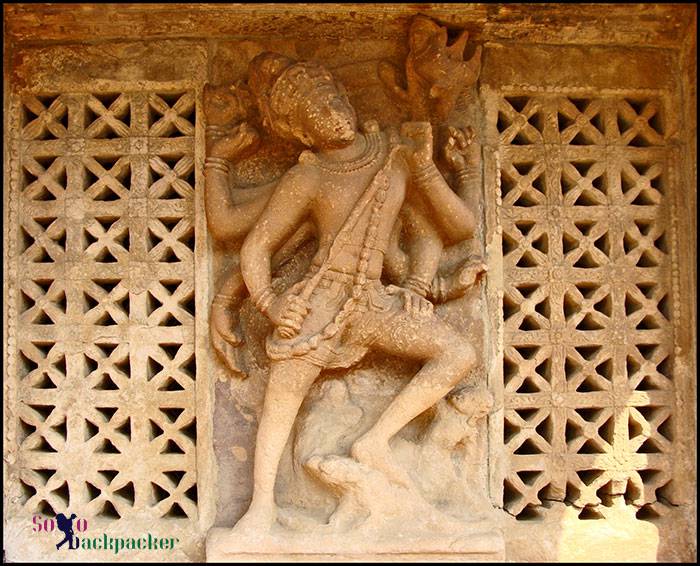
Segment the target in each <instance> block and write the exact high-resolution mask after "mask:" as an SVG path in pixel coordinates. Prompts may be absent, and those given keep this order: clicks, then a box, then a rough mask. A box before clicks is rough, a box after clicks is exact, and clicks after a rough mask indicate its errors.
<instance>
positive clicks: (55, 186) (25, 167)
mask: <svg viewBox="0 0 700 566" xmlns="http://www.w3.org/2000/svg"><path fill="white" fill-rule="evenodd" d="M22 174H23V183H22V186H23V188H22V196H23V197H24V198H26V199H27V200H31V201H55V200H58V199H60V198H63V196H64V195H65V191H66V183H67V177H66V175H67V174H66V165H65V162H64V159H63V158H62V157H53V156H48V157H38V156H34V157H32V156H29V155H25V156H24V158H23V161H22Z"/></svg>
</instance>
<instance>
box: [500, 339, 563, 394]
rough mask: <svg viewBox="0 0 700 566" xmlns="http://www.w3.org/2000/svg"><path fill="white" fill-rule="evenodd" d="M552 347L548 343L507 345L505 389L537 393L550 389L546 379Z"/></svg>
mask: <svg viewBox="0 0 700 566" xmlns="http://www.w3.org/2000/svg"><path fill="white" fill-rule="evenodd" d="M551 355H552V347H551V346H549V345H543V346H536V345H518V346H508V347H507V348H506V352H505V357H504V379H505V391H506V392H507V393H537V392H540V391H551V389H552V386H551V385H550V383H549V380H548V373H549V370H550V359H551Z"/></svg>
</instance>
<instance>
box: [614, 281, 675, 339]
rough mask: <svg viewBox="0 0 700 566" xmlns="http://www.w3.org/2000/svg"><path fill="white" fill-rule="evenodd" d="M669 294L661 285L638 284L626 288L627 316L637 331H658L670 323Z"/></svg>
mask: <svg viewBox="0 0 700 566" xmlns="http://www.w3.org/2000/svg"><path fill="white" fill-rule="evenodd" d="M668 300H669V299H668V293H666V292H665V291H664V290H663V288H661V287H660V286H659V285H653V284H645V283H638V284H637V285H633V284H629V285H627V286H626V288H625V315H626V317H627V323H628V324H629V325H630V327H631V328H633V329H635V330H656V329H659V328H663V327H666V326H668V323H669V322H670V314H669V305H668Z"/></svg>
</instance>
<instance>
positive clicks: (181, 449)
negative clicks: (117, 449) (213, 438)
mask: <svg viewBox="0 0 700 566" xmlns="http://www.w3.org/2000/svg"><path fill="white" fill-rule="evenodd" d="M161 405H164V403H161ZM147 417H148V420H149V424H150V428H151V431H150V432H151V434H150V438H151V442H150V445H149V450H150V451H151V453H152V454H153V455H154V456H156V455H161V454H162V455H167V457H170V458H172V457H175V458H180V457H182V456H184V455H185V454H188V453H190V454H191V453H193V452H194V450H195V442H196V420H195V415H194V412H193V411H192V409H189V408H188V409H186V408H184V407H178V406H160V407H153V408H151V410H150V411H149V413H148V415H147ZM175 461H178V460H175Z"/></svg>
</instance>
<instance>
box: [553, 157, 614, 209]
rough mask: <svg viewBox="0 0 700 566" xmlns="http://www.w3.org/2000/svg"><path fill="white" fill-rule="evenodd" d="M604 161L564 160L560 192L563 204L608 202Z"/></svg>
mask: <svg viewBox="0 0 700 566" xmlns="http://www.w3.org/2000/svg"><path fill="white" fill-rule="evenodd" d="M606 175H607V173H606V164H605V163H604V162H594V161H579V162H564V163H563V164H562V169H561V192H562V195H563V197H564V202H563V204H564V206H601V205H603V206H604V205H607V204H608V198H607V186H606Z"/></svg>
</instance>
